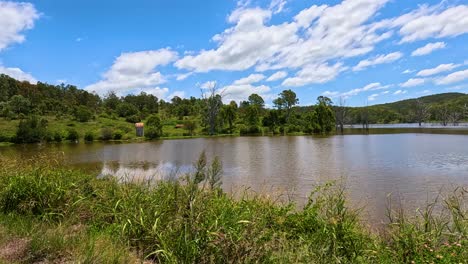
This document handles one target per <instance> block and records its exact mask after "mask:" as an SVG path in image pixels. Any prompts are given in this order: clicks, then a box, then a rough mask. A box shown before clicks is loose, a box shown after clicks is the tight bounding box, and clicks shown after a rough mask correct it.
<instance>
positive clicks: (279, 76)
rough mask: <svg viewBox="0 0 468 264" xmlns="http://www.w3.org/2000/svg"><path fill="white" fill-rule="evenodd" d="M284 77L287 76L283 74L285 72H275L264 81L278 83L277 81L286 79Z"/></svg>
mask: <svg viewBox="0 0 468 264" xmlns="http://www.w3.org/2000/svg"><path fill="white" fill-rule="evenodd" d="M286 76H288V73H287V72H285V71H279V72H275V73H273V74H272V75H271V76H270V77H268V79H266V80H267V81H268V82H274V81H278V80H281V79H284V78H286Z"/></svg>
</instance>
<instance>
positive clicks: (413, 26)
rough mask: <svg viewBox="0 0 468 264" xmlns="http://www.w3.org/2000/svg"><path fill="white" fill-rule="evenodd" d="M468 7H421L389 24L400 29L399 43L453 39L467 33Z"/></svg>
mask: <svg viewBox="0 0 468 264" xmlns="http://www.w3.org/2000/svg"><path fill="white" fill-rule="evenodd" d="M467 17H468V5H458V6H453V7H449V8H447V9H445V10H443V9H442V8H441V5H437V6H427V5H422V6H420V7H419V8H418V9H417V10H415V11H412V12H410V13H408V14H405V15H403V16H401V17H399V18H397V19H394V20H393V21H392V22H391V23H392V25H393V26H396V27H400V30H399V34H400V35H401V36H402V39H401V42H402V43H405V42H414V41H417V40H424V39H428V38H444V37H455V36H459V35H462V34H465V33H468V19H466V18H467Z"/></svg>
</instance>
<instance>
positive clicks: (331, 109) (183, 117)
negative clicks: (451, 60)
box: [0, 74, 468, 142]
mask: <svg viewBox="0 0 468 264" xmlns="http://www.w3.org/2000/svg"><path fill="white" fill-rule="evenodd" d="M439 96H440V95H439ZM447 97H450V98H448V99H447V98H445V99H447V100H445V99H444V100H434V98H432V97H427V98H421V99H418V100H413V101H411V100H407V101H409V102H405V101H401V102H397V103H394V104H387V105H376V106H369V107H348V106H346V102H345V101H344V100H343V99H340V100H339V101H338V103H333V101H332V100H331V99H330V98H327V97H324V96H319V97H318V98H317V102H316V104H315V105H312V106H298V103H299V98H297V95H296V93H294V92H293V91H292V90H284V91H282V92H281V93H280V94H278V97H277V98H276V99H274V100H273V106H274V107H273V108H266V107H265V101H264V99H263V98H262V97H261V96H260V95H258V94H255V93H254V94H251V95H250V96H249V97H248V99H247V100H245V101H241V102H239V103H237V102H235V101H231V102H229V103H223V94H222V92H219V91H217V90H216V89H215V88H214V87H213V88H211V89H207V90H204V91H203V93H202V96H201V97H200V98H195V97H190V98H181V97H178V96H175V97H173V98H172V99H171V100H170V101H165V100H163V99H160V98H157V97H156V96H154V95H151V94H147V93H144V92H142V93H140V94H136V95H133V94H130V95H126V96H117V95H116V93H114V92H112V91H111V92H109V93H108V94H106V95H105V96H103V97H101V96H99V95H97V94H94V93H90V92H87V91H85V90H81V89H78V88H77V87H76V86H73V85H64V84H61V85H50V84H46V83H41V82H38V83H37V84H30V83H28V82H19V81H17V80H15V79H13V78H10V77H8V76H7V75H3V74H1V75H0V117H2V118H3V119H5V120H15V119H17V120H20V122H19V125H18V128H17V133H16V137H15V138H14V139H12V140H13V141H15V142H38V141H42V140H47V141H48V140H50V141H59V137H60V136H59V135H53V134H51V133H48V130H47V126H48V120H47V118H45V117H51V116H53V117H55V118H56V119H70V120H75V121H77V122H82V123H85V122H89V121H92V120H95V119H96V118H108V119H121V120H125V121H126V122H128V123H137V122H142V121H143V122H145V126H146V128H145V130H146V133H145V134H146V135H147V137H149V138H158V137H161V136H162V135H163V123H164V122H165V120H175V122H176V123H180V124H181V126H182V127H183V128H184V129H185V130H186V131H187V134H188V135H191V136H193V135H194V134H195V133H196V131H198V133H202V134H207V135H215V134H236V133H239V134H241V135H252V134H265V133H269V134H292V133H306V134H328V133H331V132H333V131H335V129H336V130H337V131H338V132H343V130H344V126H345V125H346V124H363V126H366V125H368V124H370V123H401V122H410V123H413V122H416V123H422V122H426V121H435V120H438V121H441V122H442V123H443V124H444V125H447V124H449V123H453V124H457V123H458V122H460V121H461V120H463V119H466V118H468V110H467V109H468V108H467V105H468V96H467V95H465V94H456V96H455V95H454V94H452V96H448V95H447ZM449 99H450V100H449ZM395 104H396V105H395ZM77 137H79V136H77V135H76V133H74V132H73V131H71V132H70V131H69V133H68V134H67V135H65V136H62V139H68V140H78V139H77ZM85 138H87V139H88V140H93V139H94V137H93V136H92V135H91V134H89V135H85ZM119 138H121V135H120V136H119V135H118V134H117V135H114V134H112V133H109V132H108V131H107V132H106V131H102V133H101V136H100V139H119ZM1 140H2V139H1V138H0V141H1Z"/></svg>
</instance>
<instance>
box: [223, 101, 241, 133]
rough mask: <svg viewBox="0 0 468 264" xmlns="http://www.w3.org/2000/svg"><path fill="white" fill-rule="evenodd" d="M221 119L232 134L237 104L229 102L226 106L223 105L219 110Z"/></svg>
mask: <svg viewBox="0 0 468 264" xmlns="http://www.w3.org/2000/svg"><path fill="white" fill-rule="evenodd" d="M221 117H222V118H223V120H225V121H226V122H227V123H228V126H229V133H230V134H232V133H233V130H234V122H235V121H236V118H237V103H236V102H235V101H231V102H230V103H229V104H228V105H223V108H222V109H221Z"/></svg>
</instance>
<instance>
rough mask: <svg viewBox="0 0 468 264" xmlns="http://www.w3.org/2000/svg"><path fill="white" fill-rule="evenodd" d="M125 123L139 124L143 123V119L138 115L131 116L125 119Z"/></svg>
mask: <svg viewBox="0 0 468 264" xmlns="http://www.w3.org/2000/svg"><path fill="white" fill-rule="evenodd" d="M125 121H127V122H129V123H138V122H140V121H141V118H140V117H139V116H138V115H131V116H127V117H126V118H125Z"/></svg>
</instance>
